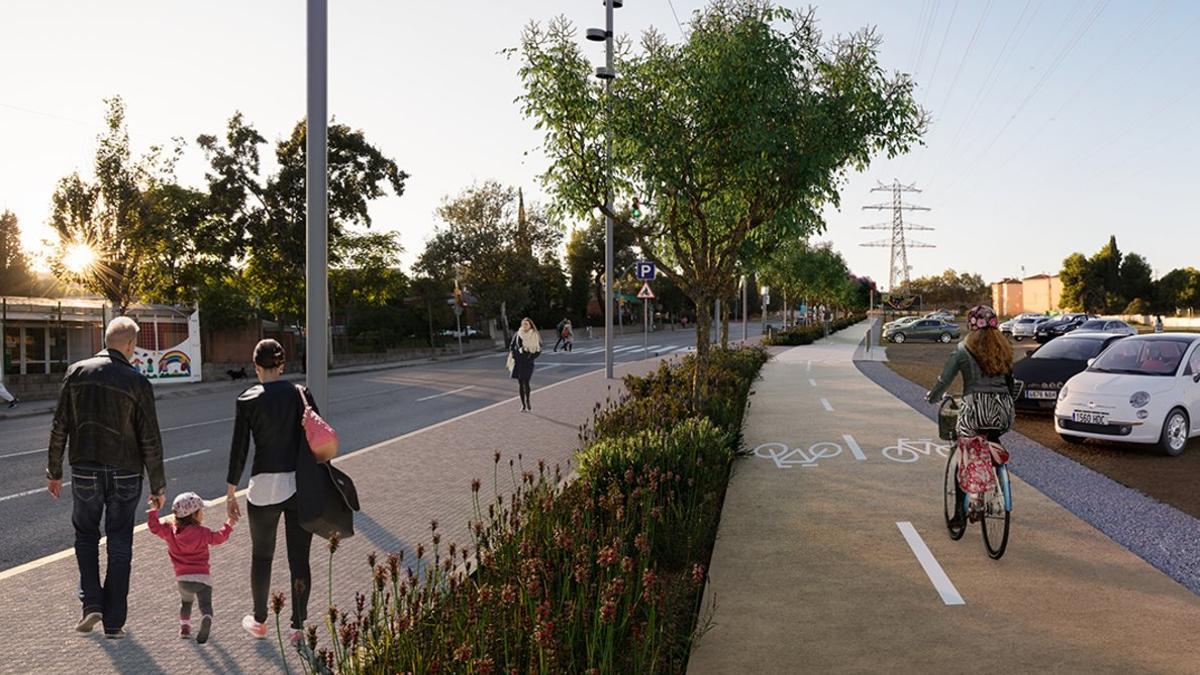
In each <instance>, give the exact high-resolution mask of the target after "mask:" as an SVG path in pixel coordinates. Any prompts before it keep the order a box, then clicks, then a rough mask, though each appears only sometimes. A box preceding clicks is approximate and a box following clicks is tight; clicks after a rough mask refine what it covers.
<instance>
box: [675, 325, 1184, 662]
mask: <svg viewBox="0 0 1200 675" xmlns="http://www.w3.org/2000/svg"><path fill="white" fill-rule="evenodd" d="M864 328H865V327H864ZM862 332H863V331H862V330H854V329H851V330H847V331H845V332H844V334H843V335H835V336H833V337H831V338H829V339H827V340H822V341H820V342H818V343H817V344H814V345H810V346H805V347H797V348H793V349H790V350H787V351H784V352H782V353H780V354H779V355H777V357H776V358H775V359H773V360H772V361H771V362H770V363H768V365H767V366H766V368H765V369H764V371H763V378H762V380H761V381H760V382H758V383H757V384H756V386H755V390H756V393H755V395H754V396H753V397H752V399H751V401H752V405H751V407H750V410H749V414H748V416H747V424H746V429H745V442H746V445H747V448H748V449H750V450H755V451H756V452H755V454H752V455H750V456H748V457H746V458H743V459H740V460H739V461H738V462H737V463H736V464H735V469H734V475H733V478H732V480H731V482H730V485H729V490H728V492H727V494H726V498H725V506H724V511H723V513H722V518H721V524H720V529H719V533H718V538H717V547H716V550H715V551H714V554H713V558H712V562H711V566H710V578H709V583H708V587H707V588H706V590H705V601H704V607H703V608H702V612H701V619H700V627H699V629H700V630H701V631H704V634H703V636H702V637H701V638H700V640H699V641H698V643H697V645H696V648H695V650H694V652H693V655H692V658H691V662H690V666H689V670H690V672H693V673H729V672H751V671H761V672H879V671H884V670H886V671H898V672H916V671H954V672H957V671H961V670H966V669H969V668H971V669H973V668H986V667H1002V668H1005V669H1009V670H1016V671H1017V672H1025V671H1034V670H1036V671H1064V672H1079V671H1082V670H1084V669H1087V670H1088V671H1092V672H1181V673H1182V672H1196V668H1197V664H1200V645H1197V644H1196V643H1195V642H1194V641H1191V640H1189V639H1188V638H1187V637H1185V636H1190V635H1192V634H1194V633H1195V631H1196V630H1197V629H1200V599H1197V597H1196V596H1195V595H1194V594H1192V593H1191V592H1190V591H1189V590H1187V589H1186V588H1185V587H1183V586H1182V585H1180V584H1179V583H1177V582H1176V581H1174V580H1173V579H1171V578H1169V577H1168V576H1166V575H1165V574H1163V573H1162V572H1160V571H1158V570H1157V569H1155V568H1154V567H1152V566H1151V565H1150V564H1148V563H1147V562H1145V561H1144V560H1142V559H1141V558H1139V557H1138V556H1136V555H1135V554H1133V553H1131V552H1130V551H1129V550H1127V549H1126V548H1124V547H1122V546H1120V545H1118V544H1116V543H1114V542H1113V541H1112V540H1111V539H1109V538H1108V537H1107V536H1105V535H1104V534H1103V533H1101V532H1100V531H1098V530H1097V529H1095V528H1093V527H1092V526H1091V525H1089V524H1087V523H1085V522H1084V521H1082V520H1080V519H1079V518H1077V517H1076V516H1075V515H1073V514H1071V513H1070V512H1069V511H1067V510H1066V509H1064V508H1063V507H1062V506H1059V505H1058V504H1057V503H1055V502H1054V501H1052V500H1050V499H1049V498H1047V497H1046V496H1044V495H1043V494H1042V493H1041V492H1039V491H1037V490H1036V489H1034V488H1033V487H1031V486H1030V485H1028V484H1027V483H1025V482H1024V481H1022V480H1021V479H1020V478H1014V479H1013V492H1014V507H1013V515H1012V530H1011V535H1010V540H1009V545H1008V551H1007V553H1006V554H1005V556H1004V558H1003V559H1001V560H999V561H993V560H990V559H989V558H988V557H987V554H986V552H985V551H984V547H983V543H982V535H981V532H980V527H979V526H978V525H972V526H970V527H969V528H968V530H967V533H966V535H965V536H964V537H963V538H962V539H961V540H960V541H957V542H955V541H951V540H950V538H949V537H948V536H947V534H946V528H945V525H944V521H943V516H942V511H941V509H942V496H941V495H942V481H943V475H944V469H945V459H944V457H943V456H942V454H941V451H940V450H939V446H944V443H943V442H941V441H937V440H936V434H937V428H936V425H935V424H934V423H932V422H930V421H929V420H928V419H926V418H925V417H923V416H922V415H920V414H919V413H917V412H916V411H914V410H913V409H912V408H910V407H909V406H908V405H906V404H905V403H903V402H901V401H899V400H898V399H896V398H895V397H893V396H892V395H891V394H889V393H888V392H887V391H885V390H883V389H881V388H879V387H878V386H877V385H876V384H874V383H873V382H872V381H871V380H869V379H867V378H866V377H865V376H863V375H862V374H861V373H859V371H858V370H857V369H856V368H855V366H854V364H853V361H852V355H853V354H854V351H855V347H856V338H857V337H860V336H861V335H862ZM929 439H933V440H929ZM885 449H888V450H887V452H886V453H885V452H884V450H885ZM1164 545H1170V544H1169V543H1168V542H1164Z"/></svg>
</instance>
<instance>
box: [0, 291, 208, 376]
mask: <svg viewBox="0 0 1200 675" xmlns="http://www.w3.org/2000/svg"><path fill="white" fill-rule="evenodd" d="M126 314H127V315H128V316H130V317H131V318H133V319H134V320H135V321H137V322H138V324H139V325H140V326H141V331H140V332H139V333H138V344H137V348H136V349H135V351H134V357H133V360H132V363H133V365H134V367H136V368H137V369H138V370H139V371H141V372H142V373H143V374H144V375H146V376H147V377H148V378H150V380H151V381H152V382H154V383H156V384H159V383H167V382H199V381H200V380H201V356H200V318H199V314H198V313H197V312H195V311H194V310H191V309H181V308H178V307H171V306H167V305H133V306H131V307H129V308H128V310H127V312H126ZM111 317H112V311H111V308H110V307H109V306H108V304H107V303H106V302H105V301H104V300H102V299H98V298H62V299H55V298H27V297H0V332H2V333H3V336H4V350H3V359H2V360H0V367H2V370H0V376H2V377H3V378H4V382H5V384H6V386H8V388H9V389H11V390H12V391H13V392H14V393H17V394H18V395H20V396H23V397H27V398H35V397H40V396H42V395H44V394H45V393H46V391H47V390H48V389H56V388H57V385H58V382H59V381H60V380H61V379H62V373H64V372H66V370H67V366H69V365H70V364H72V363H74V362H75V361H79V360H81V359H85V358H87V357H89V356H91V355H93V354H95V353H96V352H98V351H100V349H102V348H103V346H104V338H103V330H104V328H103V327H104V325H105V323H106V322H107V320H108V319H110V318H111Z"/></svg>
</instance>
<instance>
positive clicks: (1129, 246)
mask: <svg viewBox="0 0 1200 675" xmlns="http://www.w3.org/2000/svg"><path fill="white" fill-rule="evenodd" d="M673 3H674V10H675V12H674V13H673V11H672V7H671V6H670V3H669V2H668V0H626V3H625V7H624V8H623V9H620V10H618V11H617V15H616V16H617V18H616V20H617V30H618V32H620V33H627V34H638V33H640V32H641V31H642V30H644V29H646V28H648V27H650V26H654V27H657V28H658V29H660V30H661V31H662V32H664V33H665V34H666V35H667V36H669V37H671V38H673V39H682V30H686V22H687V20H688V17H689V16H690V15H691V13H692V12H693V11H695V10H696V9H698V8H699V7H701V6H702V4H703V3H702V2H701V1H700V0H673ZM785 4H788V5H789V6H795V7H800V6H807V4H808V3H804V4H803V5H800V4H797V3H785ZM813 4H815V6H816V11H817V17H818V20H819V21H820V25H821V26H822V28H823V29H824V30H825V31H826V33H827V34H829V35H834V34H837V33H845V32H849V31H852V30H857V29H859V28H862V27H865V26H873V27H875V29H876V30H877V31H878V33H879V35H881V36H882V38H883V40H884V43H883V47H882V52H881V58H882V62H883V65H884V67H885V68H886V69H888V70H891V71H903V72H909V73H913V75H914V78H915V80H916V82H917V84H918V90H917V97H918V100H919V101H921V103H922V105H923V106H924V107H925V108H927V109H928V110H929V112H930V114H931V116H932V119H933V125H932V126H931V128H930V130H929V133H928V135H927V137H926V145H925V147H923V148H919V149H917V150H915V151H914V152H912V153H910V154H909V155H908V156H905V157H900V158H896V159H894V160H887V159H885V158H878V159H877V160H876V161H875V162H874V163H873V164H872V166H871V167H870V168H869V169H868V170H866V171H865V172H862V173H855V174H852V175H850V176H848V177H847V181H846V183H845V185H844V186H843V189H842V203H841V207H840V209H834V208H830V209H829V210H828V212H827V214H826V217H827V222H828V229H827V231H826V232H825V233H824V234H823V235H822V238H825V239H829V240H832V241H833V243H834V245H835V246H836V247H837V248H838V249H839V250H840V251H841V252H842V253H843V254H844V255H845V256H846V258H847V260H848V262H849V264H850V266H851V268H852V269H853V270H854V271H855V272H856V273H859V274H867V275H870V276H872V277H874V278H876V279H878V280H880V281H885V280H886V279H887V275H888V252H887V250H886V249H875V248H863V247H861V246H860V244H862V243H864V242H868V241H872V240H875V239H879V238H881V237H885V236H887V234H888V233H887V232H871V231H862V230H860V229H859V227H860V226H862V225H869V224H873V223H877V222H883V221H890V218H891V216H890V213H879V212H871V211H864V210H862V207H863V206H864V205H868V204H875V203H879V202H884V201H888V200H890V195H889V194H886V193H872V192H870V189H871V188H872V187H874V186H875V185H876V183H877V181H881V182H885V183H890V182H891V181H892V180H893V179H899V180H900V181H902V182H904V183H912V184H915V185H916V186H917V187H919V188H921V189H923V190H924V192H922V193H921V194H919V195H912V199H913V201H914V202H916V203H918V204H921V205H925V206H929V207H931V208H932V210H931V211H929V212H923V213H918V214H915V215H914V217H913V219H914V220H915V221H916V222H919V223H921V224H923V225H927V226H930V227H933V228H935V229H934V230H933V231H922V232H916V233H913V235H912V236H913V237H914V238H916V239H919V240H921V241H924V242H928V243H930V244H934V245H936V248H932V249H919V250H913V251H911V252H910V254H909V262H910V264H911V265H912V273H913V275H914V276H921V275H927V274H934V273H939V272H941V271H942V270H944V269H946V268H947V267H954V268H956V269H959V270H962V271H970V272H978V273H980V274H982V275H983V276H984V278H985V279H987V280H995V279H997V278H1000V277H1002V276H1015V275H1019V274H1020V273H1021V272H1022V269H1024V271H1025V272H1026V273H1027V274H1035V273H1039V272H1056V271H1057V270H1058V269H1059V266H1060V263H1061V262H1062V259H1063V258H1064V257H1066V256H1067V255H1068V254H1069V253H1071V252H1072V251H1076V250H1079V251H1084V252H1087V253H1091V252H1093V251H1095V250H1096V249H1098V248H1099V247H1100V246H1101V245H1102V244H1103V243H1104V241H1105V240H1107V238H1108V236H1109V235H1110V234H1115V235H1116V236H1117V238H1118V242H1119V243H1120V245H1121V248H1122V249H1123V250H1126V251H1130V250H1132V251H1137V252H1139V253H1141V254H1143V255H1145V256H1146V257H1147V258H1148V259H1149V260H1150V263H1151V265H1152V266H1153V267H1154V268H1155V271H1156V272H1157V274H1159V275H1161V274H1164V273H1166V272H1167V271H1169V270H1171V269H1172V268H1175V267H1181V266H1189V265H1200V260H1198V259H1197V258H1198V257H1200V228H1198V227H1196V217H1195V216H1194V215H1193V213H1194V212H1195V206H1194V205H1193V204H1190V203H1188V202H1187V201H1186V195H1188V194H1192V192H1191V191H1190V190H1188V189H1187V187H1188V186H1194V185H1195V183H1196V178H1197V174H1198V173H1200V172H1198V171H1197V169H1196V168H1195V165H1194V164H1193V163H1192V159H1193V158H1194V157H1195V156H1196V155H1197V151H1198V150H1200V147H1198V146H1200V132H1198V131H1197V129H1198V126H1197V125H1196V124H1195V116H1196V113H1195V111H1196V110H1197V106H1198V104H1200V100H1198V98H1200V88H1198V87H1196V86H1195V83H1196V72H1197V67H1198V66H1200V41H1196V40H1193V39H1190V36H1192V35H1194V34H1195V33H1196V31H1197V29H1198V28H1200V3H1195V2H1188V1H1186V0H1174V1H1163V0H1141V1H1136V2H1135V1H1133V0H906V1H903V2H899V1H883V0H876V1H871V0H838V1H837V2H824V3H813ZM330 5H331V9H330V64H329V66H330V80H329V92H330V93H329V108H330V112H331V113H332V114H333V115H335V116H336V118H337V120H338V121H339V122H343V123H346V124H349V125H350V126H352V127H356V128H360V129H363V130H364V131H365V132H366V135H367V138H368V139H369V140H370V141H371V142H372V143H374V144H376V145H377V146H378V147H380V148H381V149H382V150H383V151H384V152H385V154H387V155H389V156H391V157H393V158H395V159H396V160H397V162H398V163H399V165H400V166H401V168H403V169H404V170H405V171H407V172H408V173H410V174H411V175H412V178H411V179H410V181H409V183H408V189H407V192H406V193H405V195H404V196H403V197H400V198H395V197H388V198H385V199H381V200H379V201H378V202H376V203H375V204H373V206H372V209H371V212H372V216H373V218H374V220H375V226H376V227H378V228H384V229H393V230H397V231H399V232H400V239H401V243H402V244H403V246H404V247H405V249H406V253H405V256H404V261H405V263H406V264H407V263H409V262H411V261H412V260H413V259H414V258H415V257H416V255H417V254H419V253H420V251H421V250H422V248H423V246H424V241H425V240H426V238H428V236H429V235H430V234H431V232H432V231H433V228H434V226H435V225H436V224H437V219H436V216H435V214H434V211H435V209H436V208H437V206H438V204H439V203H440V202H441V200H442V199H443V197H444V196H446V195H450V194H455V193H457V192H459V191H460V190H461V189H463V188H464V187H467V186H469V185H471V184H472V183H473V182H482V181H484V180H489V179H495V180H499V181H501V182H503V183H506V184H510V185H514V186H521V187H524V188H525V191H526V194H527V195H531V196H532V197H533V198H535V199H536V198H537V197H538V196H539V195H540V193H541V190H540V188H539V187H538V185H537V175H538V174H539V172H540V171H541V170H542V169H543V168H544V167H545V161H544V159H543V158H542V156H541V155H540V153H539V150H538V145H539V141H540V137H539V135H538V133H537V132H536V131H535V130H534V128H533V125H532V123H531V122H530V121H529V120H526V119H524V118H523V117H522V116H521V113H520V111H519V109H518V107H517V105H516V104H514V102H513V99H514V98H515V97H516V96H517V95H518V94H519V93H520V83H519V81H518V79H517V76H516V63H515V62H514V61H511V60H508V59H506V58H505V57H504V56H503V55H501V54H500V53H499V52H500V50H502V49H504V48H507V47H512V46H515V45H516V44H517V42H518V39H519V36H520V31H521V29H522V27H523V26H524V25H525V24H526V23H527V22H529V21H530V20H539V21H544V20H547V19H549V18H551V17H553V16H555V15H556V14H565V15H566V16H568V17H569V18H571V19H572V20H573V21H575V22H576V24H577V25H578V26H579V27H580V28H581V29H582V28H586V27H589V26H595V25H601V24H602V22H603V4H602V2H600V0H588V1H587V2H583V1H579V0H571V1H570V2H563V1H559V2H552V1H550V0H509V1H506V2H495V1H491V2H484V1H482V0H458V1H456V2H438V1H426V2H382V1H377V2H368V1H366V0H339V1H337V2H331V3H330ZM675 14H677V15H678V17H679V20H680V21H681V22H682V23H683V26H682V30H681V27H680V25H679V24H677V22H676V19H675ZM581 33H582V31H581ZM581 40H582V37H581ZM587 44H588V47H587V48H588V49H589V50H590V51H591V53H593V54H594V56H595V59H596V62H597V63H599V62H601V61H602V59H603V48H602V46H601V45H598V44H595V43H587ZM0 63H3V64H4V65H3V69H2V70H0V73H3V74H2V75H0V157H2V158H3V159H2V161H0V209H4V208H7V209H10V210H12V211H13V212H15V213H16V214H17V216H18V218H20V220H21V223H22V227H23V240H24V242H25V244H26V245H27V246H28V247H30V248H39V244H38V242H39V240H41V239H42V238H45V237H47V236H48V231H47V230H46V228H45V227H44V223H45V221H46V219H47V217H48V215H49V211H50V196H51V194H52V192H53V190H54V186H55V183H56V182H57V180H58V179H59V178H61V177H62V176H65V175H67V174H69V173H70V172H72V171H74V170H79V171H80V172H82V173H84V174H85V175H88V174H90V170H91V158H92V155H93V152H94V149H95V138H96V135H97V134H98V133H99V132H100V128H101V123H102V117H103V112H104V103H103V99H104V98H105V97H107V96H111V95H114V94H119V95H121V96H122V97H124V99H125V103H126V107H127V112H128V124H129V131H130V135H131V138H132V142H133V145H134V149H135V151H137V152H142V151H144V150H145V149H146V148H147V147H148V146H150V145H152V144H166V143H168V142H169V141H170V140H171V138H173V137H182V138H184V139H186V140H188V141H189V142H190V145H189V146H188V148H187V151H186V155H185V158H184V161H183V162H182V163H181V164H180V166H179V172H178V173H179V178H180V180H181V181H182V182H184V183H186V184H193V185H200V184H202V177H203V172H204V169H205V163H204V161H203V156H202V154H201V153H200V151H199V149H198V148H197V147H196V146H195V144H194V140H195V138H196V136H197V135H199V134H202V133H218V134H219V133H221V132H222V131H223V129H224V125H225V122H226V120H227V119H228V118H229V117H230V116H231V115H232V114H233V113H234V112H235V111H241V112H242V113H244V115H245V117H246V119H247V120H248V121H249V122H251V123H252V124H253V125H255V126H256V127H257V129H258V130H259V132H260V133H262V134H263V135H264V136H265V137H267V138H268V139H269V140H275V139H277V138H279V137H281V136H283V135H284V134H286V133H287V132H288V131H289V130H290V129H291V127H292V125H294V124H295V123H296V122H297V121H298V120H300V119H301V118H302V117H303V115H304V102H305V98H304V97H305V92H304V72H305V71H304V3H303V2H302V1H301V0H291V1H289V2H284V1H278V0H256V1H255V2H231V1H228V0H216V1H212V2H204V3H184V2H149V1H144V0H136V1H135V0H121V1H119V2H118V1H113V2H103V3H97V2H82V1H78V2H74V1H73V2H68V1H65V0H64V1H55V0H43V1H39V2H33V1H29V0H14V1H11V2H6V3H4V6H3V8H0ZM267 154H269V153H264V155H267Z"/></svg>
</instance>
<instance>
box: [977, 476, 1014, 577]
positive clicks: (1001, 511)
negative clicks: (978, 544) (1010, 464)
mask: <svg viewBox="0 0 1200 675" xmlns="http://www.w3.org/2000/svg"><path fill="white" fill-rule="evenodd" d="M993 471H994V472H995V474H996V480H995V481H993V482H992V489H991V490H988V492H987V494H986V495H984V501H983V545H984V547H985V548H986V549H987V554H988V557H989V558H991V559H992V560H999V559H1000V558H1001V556H1003V555H1004V551H1005V549H1007V548H1008V527H1009V523H1010V520H1011V517H1012V513H1011V511H1010V509H1009V504H1010V502H1009V500H1008V498H1007V495H1008V494H1009V490H1010V489H1011V488H1010V486H1009V484H1008V470H1007V469H1006V468H1004V467H1003V466H1001V467H999V468H998V469H993Z"/></svg>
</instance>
